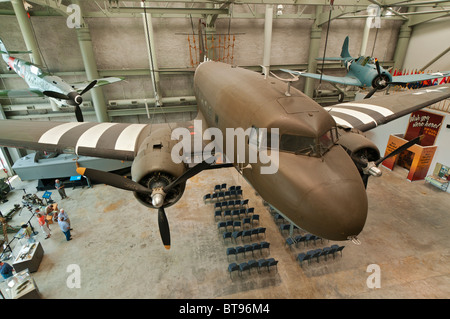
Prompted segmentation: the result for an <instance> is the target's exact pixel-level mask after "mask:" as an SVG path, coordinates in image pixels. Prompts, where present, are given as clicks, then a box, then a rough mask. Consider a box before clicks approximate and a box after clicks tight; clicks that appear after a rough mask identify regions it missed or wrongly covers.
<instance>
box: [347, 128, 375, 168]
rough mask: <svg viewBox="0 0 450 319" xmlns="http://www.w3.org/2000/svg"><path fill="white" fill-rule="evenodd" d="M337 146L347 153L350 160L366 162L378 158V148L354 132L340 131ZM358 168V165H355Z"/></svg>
mask: <svg viewBox="0 0 450 319" xmlns="http://www.w3.org/2000/svg"><path fill="white" fill-rule="evenodd" d="M340 133H341V135H340V136H339V142H338V143H339V144H340V145H341V146H342V147H343V148H344V149H345V150H346V151H347V153H348V155H350V157H351V158H352V159H355V158H358V159H361V160H363V161H365V160H367V162H372V161H376V160H378V159H379V158H380V151H379V150H378V147H377V146H376V145H375V144H374V143H373V142H372V141H371V140H369V139H368V138H367V137H365V136H364V135H362V134H359V133H356V132H352V131H350V132H346V131H341V132H340ZM355 164H356V163H355ZM356 166H358V168H359V165H356Z"/></svg>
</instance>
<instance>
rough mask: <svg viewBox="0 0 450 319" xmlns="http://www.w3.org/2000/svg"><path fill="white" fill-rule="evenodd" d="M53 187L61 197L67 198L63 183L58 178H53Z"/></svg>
mask: <svg viewBox="0 0 450 319" xmlns="http://www.w3.org/2000/svg"><path fill="white" fill-rule="evenodd" d="M55 188H56V189H57V190H58V193H59V195H60V196H61V199H64V198H67V195H66V191H65V189H64V184H63V183H62V182H61V181H60V180H59V179H55Z"/></svg>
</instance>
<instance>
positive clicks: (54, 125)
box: [0, 120, 150, 161]
mask: <svg viewBox="0 0 450 319" xmlns="http://www.w3.org/2000/svg"><path fill="white" fill-rule="evenodd" d="M149 127H150V126H149V125H147V124H125V123H88V122H84V123H83V122H55V121H48V122H47V121H28V120H0V146H6V147H15V148H26V149H32V150H42V151H48V152H60V153H75V154H78V155H85V156H93V157H101V158H109V159H118V160H124V161H130V160H133V159H134V156H135V150H137V147H138V145H137V143H138V138H139V135H140V134H141V133H142V132H144V130H146V129H148V128H149Z"/></svg>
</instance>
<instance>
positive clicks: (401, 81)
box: [282, 36, 450, 98]
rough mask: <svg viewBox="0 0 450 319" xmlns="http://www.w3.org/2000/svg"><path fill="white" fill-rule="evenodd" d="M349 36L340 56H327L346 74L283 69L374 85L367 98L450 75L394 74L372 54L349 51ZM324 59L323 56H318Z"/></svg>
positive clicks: (448, 73) (344, 83)
mask: <svg viewBox="0 0 450 319" xmlns="http://www.w3.org/2000/svg"><path fill="white" fill-rule="evenodd" d="M348 42H349V39H348V36H347V37H346V38H345V40H344V44H343V45H342V51H341V56H340V57H330V58H325V60H328V61H341V62H342V64H343V65H345V67H346V69H347V74H346V75H345V76H331V75H325V74H322V75H321V74H315V73H307V72H299V71H291V70H286V69H282V71H284V72H288V73H291V74H295V75H301V76H304V77H308V78H313V79H318V80H319V79H322V80H324V81H327V82H331V83H336V84H343V85H351V86H358V87H361V88H363V87H368V88H369V87H372V90H371V91H370V92H369V93H368V95H367V96H366V98H369V97H371V96H372V95H373V94H374V93H375V92H376V91H377V90H382V89H384V88H386V87H387V86H388V85H391V84H393V85H405V84H408V83H412V82H421V81H426V80H432V79H437V78H442V77H446V76H450V71H445V72H437V73H430V74H411V75H399V76H392V75H391V74H390V73H389V72H388V71H387V70H385V69H384V68H383V67H381V66H380V64H379V62H378V60H377V59H375V58H373V57H370V56H360V57H358V58H356V59H355V58H353V57H352V56H351V55H350V53H349V51H348ZM317 59H318V60H322V58H317Z"/></svg>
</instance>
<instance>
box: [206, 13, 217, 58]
mask: <svg viewBox="0 0 450 319" xmlns="http://www.w3.org/2000/svg"><path fill="white" fill-rule="evenodd" d="M215 21H216V16H215V15H212V14H208V15H207V16H206V27H205V37H206V43H204V45H205V51H206V57H207V58H208V59H210V60H213V61H214V60H217V59H216V58H217V55H216V54H217V52H216V48H215V46H214V44H215V42H216V41H217V39H216V38H215V34H216V24H215Z"/></svg>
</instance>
